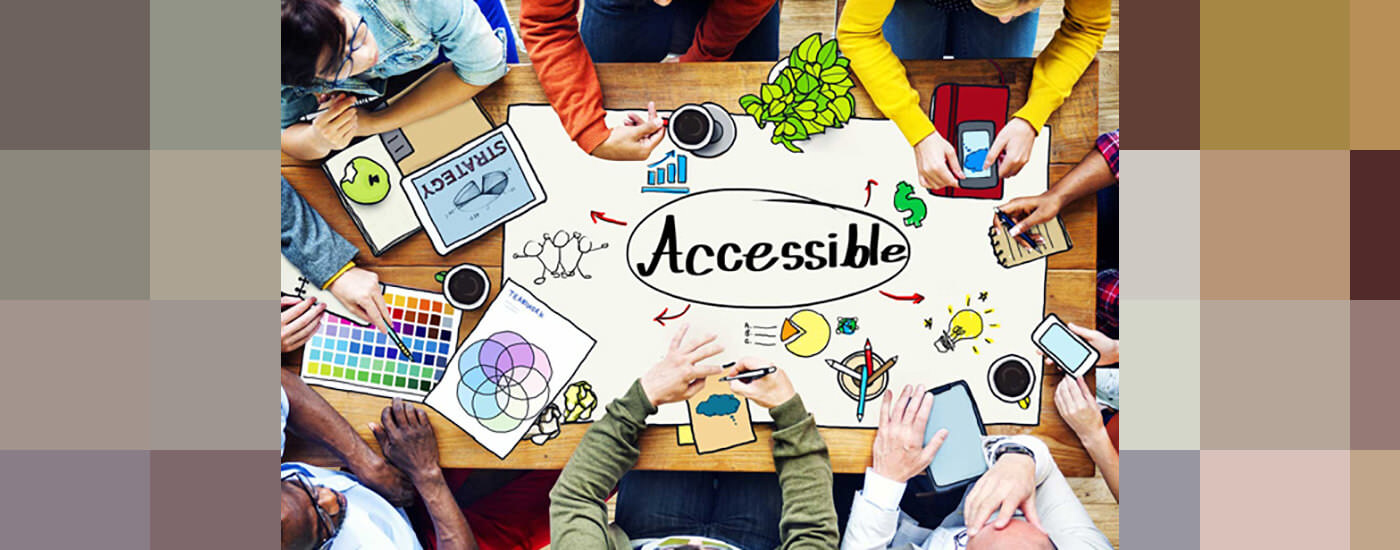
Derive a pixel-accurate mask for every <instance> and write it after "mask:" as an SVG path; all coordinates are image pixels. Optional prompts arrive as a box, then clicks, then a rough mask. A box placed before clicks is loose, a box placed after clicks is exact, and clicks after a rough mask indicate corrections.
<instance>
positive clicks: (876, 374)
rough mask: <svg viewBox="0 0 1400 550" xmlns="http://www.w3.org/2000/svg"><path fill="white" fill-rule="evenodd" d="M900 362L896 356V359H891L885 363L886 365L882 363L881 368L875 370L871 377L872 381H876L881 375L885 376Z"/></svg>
mask: <svg viewBox="0 0 1400 550" xmlns="http://www.w3.org/2000/svg"><path fill="white" fill-rule="evenodd" d="M898 360H899V356H898V355H896V356H894V357H891V358H889V360H888V361H885V362H884V363H881V364H880V368H878V369H875V372H874V373H872V374H871V375H870V379H871V380H874V379H876V378H879V377H880V375H882V374H885V371H887V370H890V367H893V366H894V362H895V361H898Z"/></svg>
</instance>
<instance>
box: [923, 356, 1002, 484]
mask: <svg viewBox="0 0 1400 550" xmlns="http://www.w3.org/2000/svg"><path fill="white" fill-rule="evenodd" d="M928 392H929V393H930V394H933V410H932V412H930V413H929V415H928V425H927V426H926V427H925V428H924V444H928V442H929V440H931V439H933V434H935V433H938V430H941V429H946V430H948V438H947V439H945V440H943V446H942V447H939V448H938V454H936V455H934V457H933V462H932V463H931V464H929V466H928V475H929V477H930V478H932V479H933V487H934V489H936V490H938V491H940V492H941V491H945V490H949V489H955V488H958V487H961V486H963V485H964V484H966V483H969V482H971V481H973V480H975V479H977V478H979V477H981V476H982V474H984V473H986V472H987V460H986V459H985V458H983V455H982V436H984V435H987V428H986V426H984V425H983V424H982V413H980V412H978V410H977V402H976V401H973V400H972V391H971V390H969V389H968V387H967V382H966V381H963V380H959V381H957V382H953V383H950V384H944V385H942V386H939V387H937V388H934V389H931V390H929V391H928Z"/></svg>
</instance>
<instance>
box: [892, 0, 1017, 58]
mask: <svg viewBox="0 0 1400 550" xmlns="http://www.w3.org/2000/svg"><path fill="white" fill-rule="evenodd" d="M1039 23H1040V9H1039V8H1037V9H1036V10H1035V11H1032V12H1030V13H1027V14H1025V15H1022V16H1020V17H1017V18H1015V19H1012V20H1011V22H1010V23H1006V24H1003V23H1002V22H1001V21H998V20H997V18H995V17H992V16H990V15H987V14H986V13H985V12H983V11H982V10H979V9H977V8H975V7H970V8H968V9H966V10H964V11H960V12H954V13H948V12H945V11H943V10H942V9H940V8H937V7H935V6H934V5H933V4H931V3H930V2H928V1H927V0H895V3H894V10H893V11H891V12H890V15H889V17H886V18H885V26H884V31H885V39H886V40H888V41H889V43H890V47H891V48H893V49H894V54H895V55H896V56H898V57H899V58H900V59H943V56H945V55H951V56H953V58H954V59H987V58H994V57H1030V56H1031V51H1032V50H1033V49H1034V48H1035V30H1036V27H1038V26H1039Z"/></svg>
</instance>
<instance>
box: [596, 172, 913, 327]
mask: <svg viewBox="0 0 1400 550" xmlns="http://www.w3.org/2000/svg"><path fill="white" fill-rule="evenodd" d="M720 191H751V192H757V193H771V194H774V195H782V196H785V197H788V198H784V199H772V200H770V201H768V202H791V203H801V204H807V205H816V206H825V207H828V208H832V209H835V210H845V211H847V212H854V213H856V214H860V215H862V216H868V217H870V218H874V219H875V220H876V221H879V222H881V223H884V224H886V225H888V226H890V227H892V228H894V232H895V233H896V234H898V235H899V238H900V239H903V240H904V246H905V248H907V249H909V257H908V258H905V260H904V264H903V265H901V266H899V270H898V271H895V272H894V275H890V276H889V277H887V278H885V279H884V280H882V281H880V282H878V283H875V284H873V285H870V286H868V287H865V288H862V289H860V290H857V291H855V292H851V293H849V294H844V295H841V296H836V297H834V298H827V299H825V300H817V301H815V302H804V303H800V304H787V305H774V306H754V305H737V304H722V303H715V302H702V301H698V300H692V299H690V298H686V297H684V296H679V295H676V294H672V293H670V292H667V291H665V290H661V289H659V288H657V287H656V286H654V285H652V284H651V283H649V282H647V280H646V279H643V278H642V277H640V276H638V275H637V270H636V269H635V268H634V266H633V264H632V238H633V237H635V236H636V235H637V228H640V227H641V226H642V225H644V224H646V222H647V220H650V219H651V217H652V216H654V215H656V213H657V212H660V211H662V210H664V209H666V208H667V207H669V206H671V205H673V204H676V203H678V202H680V201H683V200H686V199H690V198H694V197H698V196H700V195H704V194H707V193H716V192H720ZM872 253H874V251H872ZM913 256H914V246H913V244H912V243H910V242H909V237H907V236H905V235H904V232H903V231H900V229H899V226H897V225H895V224H894V223H893V222H891V221H889V220H886V219H884V218H881V217H879V216H876V215H874V214H871V213H869V212H866V211H864V210H857V209H855V208H851V207H849V206H843V205H840V204H831V203H825V202H821V201H819V200H816V199H813V198H811V197H804V196H802V195H798V194H797V193H789V192H787V191H774V190H772V189H754V188H751V187H722V188H719V189H708V190H705V191H700V192H698V193H690V194H688V195H686V196H684V197H681V198H678V199H676V200H673V201H669V202H667V203H666V204H663V205H661V206H660V207H657V208H656V209H655V210H652V211H651V213H649V214H647V215H646V216H645V217H643V218H642V220H641V221H639V222H637V225H635V226H633V227H632V232H631V233H629V234H628V235H627V246H626V252H624V253H623V257H624V258H625V259H626V260H627V271H628V273H631V274H632V278H634V279H636V280H637V281H638V282H640V283H642V284H643V285H646V287H647V288H650V289H652V290H655V291H657V292H660V293H662V294H665V295H666V296H670V297H672V298H675V299H677V300H682V301H684V302H686V303H691V304H700V305H705V306H713V307H724V308H733V309H779V308H793V307H805V306H814V305H817V304H825V303H827V302H835V301H837V300H842V299H845V298H850V297H851V296H855V295H857V294H860V293H862V292H866V291H869V290H873V289H874V288H875V287H878V286H880V285H883V284H885V283H888V282H890V281H893V280H894V279H895V278H896V277H899V275H900V274H902V273H904V270H905V269H908V268H909V262H910V260H912V259H913Z"/></svg>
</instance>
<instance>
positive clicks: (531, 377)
mask: <svg viewBox="0 0 1400 550" xmlns="http://www.w3.org/2000/svg"><path fill="white" fill-rule="evenodd" d="M457 369H458V372H459V373H461V375H462V381H461V383H460V384H459V385H458V387H457V400H458V401H459V402H460V403H461V404H462V409H463V410H465V411H466V412H467V414H468V415H471V416H472V417H473V418H476V419H477V421H479V422H481V425H482V426H485V427H486V428H487V429H489V430H491V431H493V432H499V433H509V432H511V431H513V430H515V429H516V428H519V427H520V426H521V425H522V424H525V423H528V422H531V421H533V420H534V418H535V416H536V415H538V414H539V413H540V412H541V411H543V410H544V408H545V407H547V406H548V405H549V398H550V396H551V395H552V394H551V392H550V391H549V386H550V380H551V379H552V378H553V370H552V369H551V368H550V365H549V356H548V355H547V354H545V352H544V350H542V349H540V348H539V346H536V345H534V344H531V343H530V342H528V341H526V340H525V338H524V337H522V336H520V335H519V334H516V333H514V332H510V331H502V332H497V333H495V334H492V335H491V336H489V337H487V338H486V339H485V340H478V341H476V342H472V343H471V345H469V346H467V349H465V350H463V351H462V354H461V356H460V358H459V359H458V361H457Z"/></svg>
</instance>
